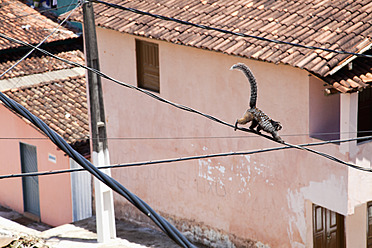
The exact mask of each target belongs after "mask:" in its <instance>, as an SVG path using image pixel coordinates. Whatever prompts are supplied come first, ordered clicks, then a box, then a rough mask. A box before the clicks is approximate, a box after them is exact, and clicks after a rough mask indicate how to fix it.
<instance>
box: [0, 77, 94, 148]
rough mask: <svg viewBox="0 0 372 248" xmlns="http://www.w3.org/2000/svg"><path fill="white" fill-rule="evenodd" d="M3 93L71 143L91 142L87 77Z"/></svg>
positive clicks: (56, 81) (46, 83) (55, 81)
mask: <svg viewBox="0 0 372 248" xmlns="http://www.w3.org/2000/svg"><path fill="white" fill-rule="evenodd" d="M3 93H4V94H6V95H7V96H8V97H9V98H11V99H13V100H15V101H16V102H18V103H19V104H21V105H22V106H24V107H25V108H27V109H28V110H29V111H30V112H31V113H33V114H34V115H36V116H37V117H39V118H40V119H41V120H42V121H44V122H45V123H46V124H47V125H48V126H49V127H50V128H52V129H53V130H54V131H55V132H57V133H58V134H59V135H60V136H62V137H63V138H64V139H65V140H66V141H67V142H68V143H70V144H75V143H79V142H81V141H85V140H87V139H88V136H89V122H88V121H89V120H88V110H87V96H86V84H85V76H78V77H71V78H68V79H63V80H54V81H50V82H45V83H40V84H37V85H33V86H27V87H20V88H17V89H11V90H6V91H4V92H3Z"/></svg>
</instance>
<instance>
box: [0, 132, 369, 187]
mask: <svg viewBox="0 0 372 248" xmlns="http://www.w3.org/2000/svg"><path fill="white" fill-rule="evenodd" d="M371 139H372V136H365V137H358V138H350V139H343V140H328V141H322V142H314V143H306V144H301V145H298V146H301V147H308V146H319V145H326V144H334V143H345V142H350V141H357V140H358V141H364V140H371ZM292 148H293V147H290V146H281V147H273V148H265V149H259V150H253V151H241V152H226V153H215V154H207V155H197V156H190V157H181V158H171V159H162V160H150V161H144V162H133V163H124V164H113V165H105V166H98V167H97V168H98V169H118V168H127V167H138V166H147V165H155V164H157V165H158V164H168V163H173V162H184V161H190V160H196V159H198V160H200V159H208V158H216V157H228V156H241V155H252V154H258V153H265V152H271V151H279V150H286V149H292ZM345 165H347V166H350V167H351V168H354V169H357V170H361V171H366V172H372V169H371V168H364V167H361V166H356V165H355V166H354V165H353V164H351V165H348V164H345ZM82 171H85V169H84V168H74V169H65V170H53V171H43V172H28V173H18V174H9V175H2V176H0V180H1V179H9V178H19V177H31V176H46V175H57V174H64V173H71V172H72V173H74V172H82Z"/></svg>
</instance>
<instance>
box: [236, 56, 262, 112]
mask: <svg viewBox="0 0 372 248" xmlns="http://www.w3.org/2000/svg"><path fill="white" fill-rule="evenodd" d="M233 69H239V70H241V71H242V72H243V73H244V75H245V76H246V77H247V78H248V81H249V83H250V85H251V99H250V101H249V106H250V107H251V108H255V107H256V103H257V82H256V78H255V77H254V76H253V73H252V71H251V69H249V67H248V66H246V65H245V64H243V63H238V64H235V65H233V66H232V67H231V68H230V70H233Z"/></svg>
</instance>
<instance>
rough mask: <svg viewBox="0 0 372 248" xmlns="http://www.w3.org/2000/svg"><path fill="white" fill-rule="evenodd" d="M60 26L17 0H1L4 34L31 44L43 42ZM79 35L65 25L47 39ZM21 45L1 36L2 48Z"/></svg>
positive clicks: (1, 18)
mask: <svg viewBox="0 0 372 248" xmlns="http://www.w3.org/2000/svg"><path fill="white" fill-rule="evenodd" d="M57 26H58V23H56V22H53V21H52V20H50V19H49V18H47V17H45V16H43V15H41V14H40V13H39V12H37V11H36V10H34V9H33V8H31V7H29V6H27V5H26V4H24V3H22V2H20V1H17V0H0V30H1V32H2V33H3V34H5V35H7V36H10V37H12V38H16V39H19V40H22V41H25V42H28V43H31V44H37V43H39V42H41V41H42V40H43V39H44V38H45V37H46V36H47V35H48V34H49V33H51V31H52V30H53V29H54V28H56V27H57ZM76 37H77V36H76V35H75V34H74V33H73V32H71V31H69V30H68V29H66V28H64V27H60V28H59V29H58V31H57V32H56V33H54V34H53V35H52V36H51V37H49V38H48V39H47V41H46V43H48V42H52V41H57V40H66V39H70V38H76ZM18 46H19V45H18V44H16V43H13V42H10V41H8V40H5V39H1V38H0V50H3V49H8V48H13V47H18Z"/></svg>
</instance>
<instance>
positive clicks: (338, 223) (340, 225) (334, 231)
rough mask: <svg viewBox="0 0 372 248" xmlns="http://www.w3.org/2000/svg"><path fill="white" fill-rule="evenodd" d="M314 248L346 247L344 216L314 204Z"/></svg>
mask: <svg viewBox="0 0 372 248" xmlns="http://www.w3.org/2000/svg"><path fill="white" fill-rule="evenodd" d="M313 227H314V228H313V234H314V248H344V247H345V229H344V216H342V215H340V214H338V213H336V212H333V211H331V210H328V209H326V208H323V207H321V206H318V205H313Z"/></svg>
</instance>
